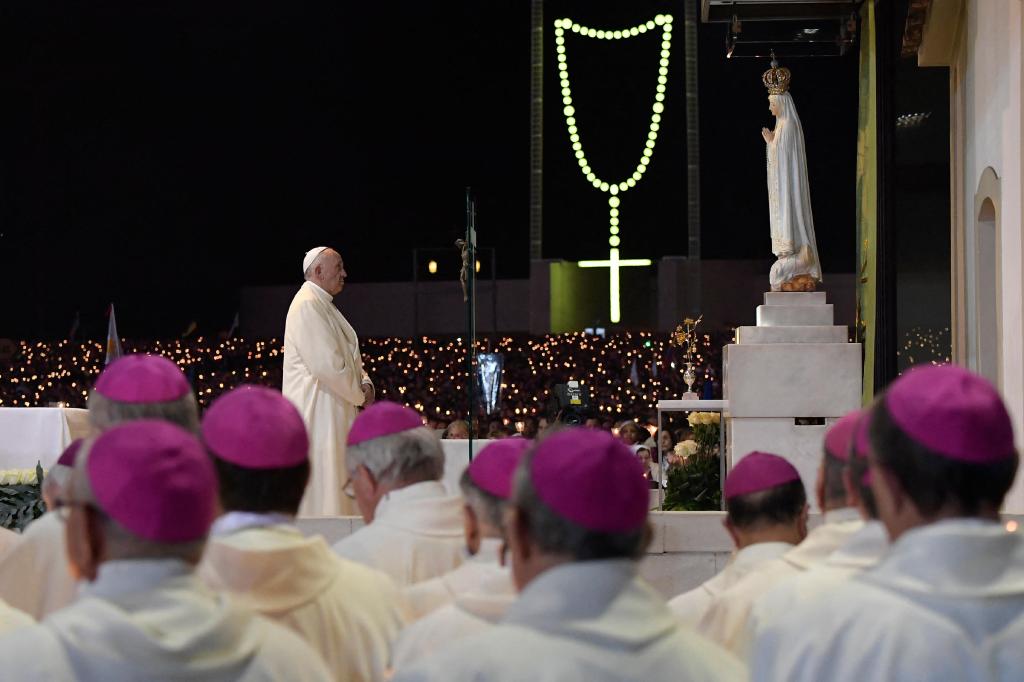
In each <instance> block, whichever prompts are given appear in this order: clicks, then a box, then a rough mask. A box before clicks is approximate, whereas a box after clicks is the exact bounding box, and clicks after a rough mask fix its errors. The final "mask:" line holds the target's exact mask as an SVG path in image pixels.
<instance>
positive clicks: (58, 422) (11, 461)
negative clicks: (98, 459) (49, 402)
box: [0, 407, 88, 469]
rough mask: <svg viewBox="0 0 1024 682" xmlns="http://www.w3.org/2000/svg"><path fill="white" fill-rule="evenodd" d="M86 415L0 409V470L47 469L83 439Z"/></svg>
mask: <svg viewBox="0 0 1024 682" xmlns="http://www.w3.org/2000/svg"><path fill="white" fill-rule="evenodd" d="M87 415H88V412H87V411H86V410H83V409H77V408H63V407H0V469H31V468H34V467H35V465H36V462H41V463H42V465H43V468H44V469H49V468H50V467H51V466H52V465H53V463H54V462H56V461H57V458H58V457H60V453H62V452H63V451H64V448H66V447H67V446H68V445H70V444H71V441H72V440H74V439H75V438H80V437H83V436H84V435H86V432H87V430H88V421H87Z"/></svg>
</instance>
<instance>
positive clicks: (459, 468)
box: [441, 440, 491, 494]
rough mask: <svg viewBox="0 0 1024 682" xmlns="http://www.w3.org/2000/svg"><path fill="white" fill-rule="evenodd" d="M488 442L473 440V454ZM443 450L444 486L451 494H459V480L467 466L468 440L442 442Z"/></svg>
mask: <svg viewBox="0 0 1024 682" xmlns="http://www.w3.org/2000/svg"><path fill="white" fill-rule="evenodd" d="M490 442H491V441H489V440H474V441H473V452H480V451H481V450H483V449H484V446H485V445H487V444H488V443H490ZM441 447H442V448H444V479H443V481H444V485H445V488H447V489H448V490H449V491H450V492H451V493H452V494H459V492H460V491H459V478H461V477H462V472H463V471H465V470H466V467H467V466H469V441H468V440H442V441H441Z"/></svg>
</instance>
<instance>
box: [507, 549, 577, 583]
mask: <svg viewBox="0 0 1024 682" xmlns="http://www.w3.org/2000/svg"><path fill="white" fill-rule="evenodd" d="M570 561H572V559H570V558H569V557H568V556H564V555H561V554H537V555H535V556H534V557H531V558H530V559H529V560H528V561H523V562H520V563H519V565H518V566H516V565H513V570H512V574H513V579H514V581H515V583H516V589H517V590H518V591H520V592H522V591H523V590H524V589H526V586H527V585H529V584H530V583H532V582H533V581H534V580H536V579H537V577H538V576H540V575H542V574H544V573H546V572H547V571H550V570H551V569H553V568H557V567H558V566H562V565H564V564H567V563H569V562H570Z"/></svg>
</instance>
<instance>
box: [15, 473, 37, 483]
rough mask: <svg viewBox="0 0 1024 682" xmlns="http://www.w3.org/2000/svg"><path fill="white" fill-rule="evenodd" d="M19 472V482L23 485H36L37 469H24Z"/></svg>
mask: <svg viewBox="0 0 1024 682" xmlns="http://www.w3.org/2000/svg"><path fill="white" fill-rule="evenodd" d="M18 473H19V477H18V478H19V480H18V482H19V483H21V484H22V485H30V484H31V485H35V483H36V470H35V469H22V470H21V471H19V472H18Z"/></svg>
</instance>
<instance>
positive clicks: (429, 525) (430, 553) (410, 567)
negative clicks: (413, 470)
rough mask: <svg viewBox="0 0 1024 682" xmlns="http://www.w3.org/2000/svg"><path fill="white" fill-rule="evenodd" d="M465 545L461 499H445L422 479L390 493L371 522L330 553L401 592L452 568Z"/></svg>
mask: <svg viewBox="0 0 1024 682" xmlns="http://www.w3.org/2000/svg"><path fill="white" fill-rule="evenodd" d="M464 547H465V540H464V537H463V526H462V498H461V497H458V496H452V495H449V494H448V492H447V491H446V490H445V487H444V484H443V483H441V482H440V481H424V482H422V483H414V484H413V485H410V486H406V487H404V488H399V489H397V490H392V491H391V492H389V493H388V494H387V495H385V496H384V497H383V498H381V500H380V502H379V503H377V509H376V511H375V512H374V518H373V521H372V522H371V523H369V524H367V525H365V526H363V527H362V528H360V529H359V530H357V531H356V532H354V533H352V534H351V535H349V536H348V537H346V538H342V539H341V540H340V541H338V542H337V543H335V544H334V547H333V549H334V551H335V552H337V553H338V554H339V555H341V556H342V557H344V558H346V559H351V560H352V561H358V562H359V563H361V564H366V565H367V566H370V567H371V568H376V569H377V570H378V571H383V572H384V573H387V574H388V575H389V576H391V579H392V580H394V581H395V583H396V584H397V585H398V586H399V587H400V588H404V587H406V586H408V585H412V584H413V583H418V582H421V581H423V580H429V579H431V578H436V577H438V576H441V575H444V574H445V573H447V572H448V571H451V570H453V569H454V568H457V567H458V566H459V565H460V564H461V563H462V560H463V552H464Z"/></svg>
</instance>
